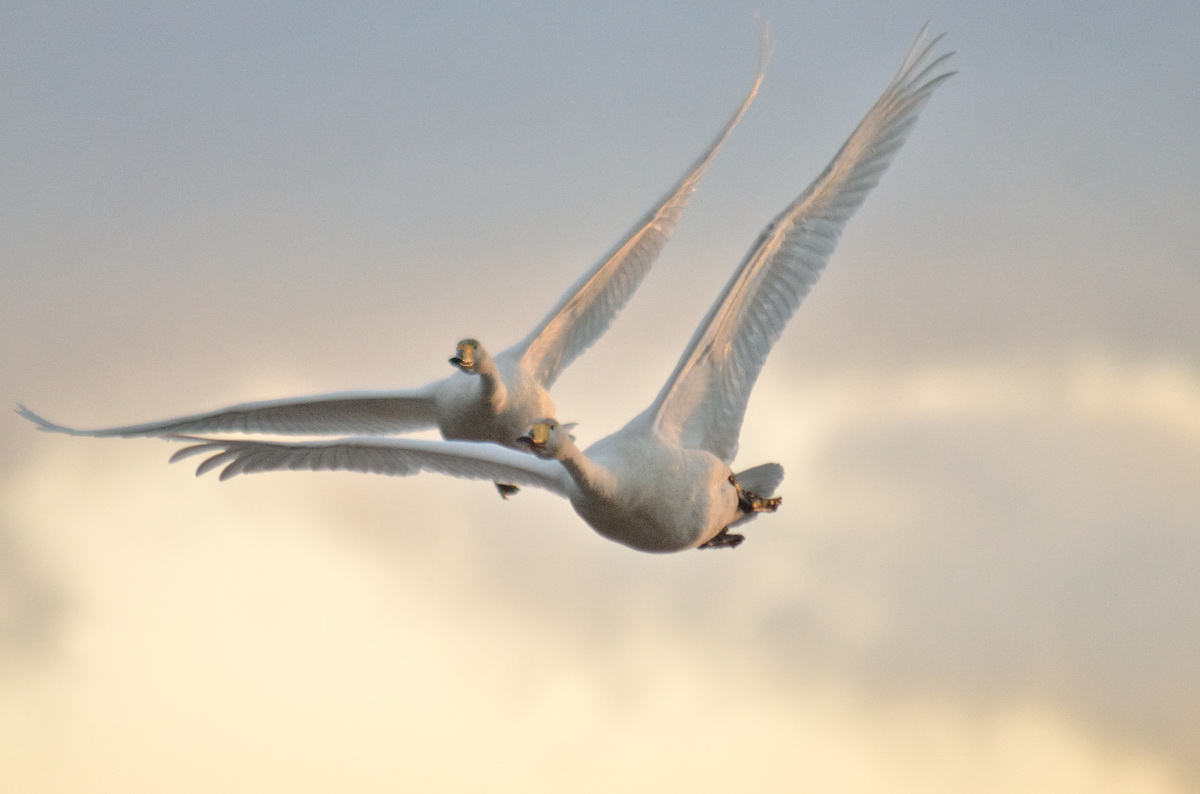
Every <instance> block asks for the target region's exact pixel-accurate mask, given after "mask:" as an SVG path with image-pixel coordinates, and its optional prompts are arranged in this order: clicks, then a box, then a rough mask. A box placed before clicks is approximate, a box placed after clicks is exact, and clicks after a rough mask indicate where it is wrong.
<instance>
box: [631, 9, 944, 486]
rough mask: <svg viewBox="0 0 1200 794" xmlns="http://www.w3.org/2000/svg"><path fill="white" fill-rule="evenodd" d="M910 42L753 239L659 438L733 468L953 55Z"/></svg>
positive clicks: (658, 409) (651, 416)
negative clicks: (823, 286) (785, 360)
mask: <svg viewBox="0 0 1200 794" xmlns="http://www.w3.org/2000/svg"><path fill="white" fill-rule="evenodd" d="M940 40H941V37H940V36H938V37H937V38H935V39H934V40H933V41H931V42H929V43H928V44H926V43H925V29H924V28H923V29H922V30H921V33H920V34H919V35H918V36H917V40H916V41H915V42H914V43H913V46H912V48H911V49H910V50H909V52H908V55H907V56H906V57H905V59H904V63H903V65H902V66H901V67H900V70H899V72H898V73H897V74H896V76H895V78H893V80H892V82H891V83H890V84H889V85H888V87H887V89H886V90H885V91H884V92H883V95H882V96H881V97H880V98H879V100H878V101H877V102H876V103H875V105H874V107H872V108H871V110H870V112H868V113H867V115H866V116H865V117H864V118H863V120H862V121H861V122H860V123H859V125H858V127H857V128H856V129H855V130H854V133H853V134H852V135H851V136H850V137H849V139H847V141H846V142H845V143H844V144H842V148H841V150H840V151H838V153H837V155H836V156H835V157H834V158H833V160H832V162H830V163H829V165H827V166H826V167H825V170H824V171H823V172H821V174H820V176H818V177H817V178H816V180H815V181H814V182H813V183H812V184H811V185H809V187H808V189H806V190H805V191H804V192H803V193H801V194H800V196H799V197H798V198H797V199H796V200H795V201H794V202H792V204H791V205H789V206H788V207H787V208H786V209H785V210H784V211H783V212H782V213H781V214H780V215H779V216H778V217H776V218H775V220H774V221H772V222H771V224H770V225H768V226H767V227H766V229H764V230H763V232H762V233H761V234H760V235H759V237H758V240H757V241H756V242H755V244H754V246H753V247H752V248H751V249H750V252H749V253H748V254H747V255H746V258H745V259H744V260H743V261H742V263H741V265H740V266H739V267H738V269H737V270H736V271H735V272H734V274H733V277H732V278H731V279H730V281H729V282H728V284H726V286H725V288H724V291H723V292H722V293H721V295H720V297H719V298H718V299H717V301H716V303H714V304H713V306H712V308H711V309H710V310H709V313H708V316H707V317H706V318H705V320H704V322H702V323H701V324H700V327H699V328H698V329H697V330H696V333H695V335H694V336H693V337H692V341H691V342H690V343H689V345H688V347H687V349H686V351H685V352H684V354H683V357H682V358H681V359H680V361H679V364H678V365H677V366H676V368H675V371H674V373H672V375H671V377H670V378H669V379H668V380H667V383H666V385H665V386H664V387H663V389H662V391H661V392H660V393H659V395H658V397H657V398H656V400H655V401H654V403H653V404H651V406H650V408H649V409H647V412H646V413H645V414H643V415H642V417H641V418H643V419H648V420H649V421H651V422H652V423H653V426H654V427H655V428H656V429H657V431H658V432H659V433H661V434H662V435H663V436H664V437H665V438H669V439H673V440H674V441H676V442H677V443H679V444H681V445H682V446H685V447H692V448H698V449H706V450H708V451H709V452H712V453H713V454H714V455H716V456H717V457H719V458H721V459H723V460H725V461H726V462H727V463H729V462H732V461H733V459H734V457H735V456H736V454H737V447H738V435H739V433H740V432H741V427H742V418H743V416H744V415H745V412H746V403H747V401H748V400H749V399H750V392H751V389H753V387H754V382H755V381H756V380H757V379H758V375H759V372H761V370H762V367H763V363H764V362H765V361H766V358H767V354H768V353H769V352H770V350H771V347H772V346H773V345H774V344H775V342H776V341H777V340H778V339H779V336H780V334H781V333H782V332H783V328H784V326H785V325H786V324H787V321H788V320H789V319H790V318H791V316H792V314H793V313H795V311H796V308H797V307H798V306H799V305H800V301H801V300H802V299H803V298H804V296H805V295H807V294H808V291H809V290H810V289H811V288H812V286H813V284H815V283H816V281H817V278H818V277H819V276H820V275H821V271H822V270H823V269H824V268H825V263H826V262H827V261H828V260H829V257H830V255H831V254H832V253H833V249H834V247H835V245H836V244H837V239H838V236H839V235H840V234H841V232H842V228H843V227H844V226H845V225H846V221H847V220H849V218H850V216H851V215H853V214H854V212H855V210H857V209H858V208H859V206H860V205H861V204H862V202H863V199H865V198H866V196H867V194H868V193H869V192H870V191H871V189H872V188H873V187H875V185H876V184H877V183H878V182H879V178H880V176H881V175H882V174H883V172H884V171H885V170H886V169H887V167H888V165H889V164H890V163H891V161H892V158H893V157H894V156H895V154H896V152H897V151H898V150H899V148H900V146H901V144H903V142H904V139H905V136H906V135H907V134H908V133H909V131H910V130H911V129H912V127H913V125H914V124H915V123H916V120H917V115H918V114H919V112H920V111H921V108H922V107H924V105H925V103H926V102H927V101H928V99H929V97H930V95H931V94H932V93H933V91H934V89H936V88H937V87H938V86H939V85H941V83H942V82H943V81H945V80H946V79H948V78H949V77H950V76H951V75H953V74H954V72H951V71H946V70H945V68H944V65H945V62H946V59H947V58H949V57H950V55H952V54H953V53H945V54H941V55H937V54H936V53H935V52H934V48H935V47H936V45H937V43H938V42H939V41H940Z"/></svg>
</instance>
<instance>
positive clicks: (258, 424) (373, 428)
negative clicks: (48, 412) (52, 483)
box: [17, 384, 437, 438]
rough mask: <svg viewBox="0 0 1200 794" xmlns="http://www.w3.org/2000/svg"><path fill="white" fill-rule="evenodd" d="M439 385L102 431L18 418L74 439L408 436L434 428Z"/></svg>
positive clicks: (270, 403)
mask: <svg viewBox="0 0 1200 794" xmlns="http://www.w3.org/2000/svg"><path fill="white" fill-rule="evenodd" d="M435 386H436V384H430V385H429V386H426V387H423V388H420V389H411V390H408V391H395V392H338V393H336V394H320V395H315V396H312V397H294V398H290V399H286V400H267V401H264V402H253V403H242V404H241V405H233V406H230V407H229V408H222V409H220V410H218V411H210V412H209V413H203V414H193V415H191V416H180V417H176V418H175V419H164V420H162V421H160V422H147V423H145V424H140V425H126V426H124V427H107V428H102V429H99V430H76V429H75V428H71V427H64V426H63V425H59V424H55V423H54V422H51V421H49V420H47V419H43V418H42V417H40V416H38V415H37V414H35V413H34V412H33V411H31V410H29V409H28V408H26V407H25V406H23V405H21V406H18V407H17V413H18V414H20V415H21V416H23V417H25V418H26V419H28V420H29V421H31V422H33V423H34V424H36V425H37V426H38V427H39V428H40V429H42V430H47V431H50V432H54V433H66V434H68V435H72V436H102V437H103V436H107V437H112V436H117V437H124V438H128V437H131V436H163V435H172V434H176V433H276V434H292V435H328V434H338V435H341V434H344V433H368V434H386V433H406V432H410V431H414V430H424V429H426V428H429V427H433V426H434V425H435V424H436V423H437V422H436V420H437V414H436V412H435V407H434V403H433V391H434V387H435Z"/></svg>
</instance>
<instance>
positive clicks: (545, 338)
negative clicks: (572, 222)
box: [501, 25, 770, 389]
mask: <svg viewBox="0 0 1200 794" xmlns="http://www.w3.org/2000/svg"><path fill="white" fill-rule="evenodd" d="M769 58H770V39H769V35H768V32H767V29H766V27H765V26H762V25H760V26H759V52H758V72H757V73H756V75H755V77H754V83H753V85H751V87H750V91H749V93H747V94H746V98H745V99H744V100H742V104H741V107H739V108H738V109H737V112H736V113H734V114H733V117H732V118H730V119H729V122H728V123H727V124H726V125H725V128H724V129H723V130H721V134H720V135H718V136H717V138H716V140H714V141H713V143H712V145H711V146H710V147H709V148H708V151H706V152H705V153H704V154H702V155H701V156H700V159H698V160H696V162H695V163H694V164H693V165H692V168H691V170H689V171H688V172H687V173H686V174H684V176H683V178H682V179H680V180H679V182H678V183H677V184H676V185H675V187H674V188H672V189H671V192H670V193H668V194H667V195H666V196H665V197H664V198H663V200H662V201H661V202H659V204H658V205H657V206H655V207H654V208H653V209H651V210H650V211H649V212H648V213H646V215H645V216H644V217H643V218H642V219H641V220H640V221H638V223H637V225H636V226H634V227H633V229H632V230H631V231H630V232H629V234H628V235H627V236H626V237H625V239H623V240H622V241H621V242H620V243H618V244H617V245H616V246H615V247H614V248H613V249H612V251H610V252H609V253H608V254H607V255H606V256H605V257H604V259H602V260H600V262H599V263H597V264H596V265H595V266H594V267H593V268H592V269H591V270H589V271H588V272H587V273H585V274H584V275H583V277H582V278H580V279H579V281H577V282H576V283H575V284H574V285H573V286H572V287H571V289H569V290H567V293H566V294H565V295H564V296H563V297H562V299H561V300H560V301H559V303H558V305H557V306H555V307H554V310H553V311H552V312H550V314H549V315H548V316H547V317H546V318H545V319H544V320H542V322H541V324H540V325H538V326H537V328H535V329H534V330H533V332H532V333H531V334H530V335H529V336H527V337H526V338H525V339H523V340H522V341H521V342H519V343H517V344H516V345H513V346H512V347H511V348H509V349H508V350H505V351H504V352H503V353H501V355H505V356H512V357H516V358H519V359H520V360H521V365H522V366H523V367H524V368H525V370H526V371H527V372H529V373H531V374H532V375H533V376H534V377H535V378H537V379H538V380H539V381H540V382H541V383H542V384H543V385H544V386H545V387H546V388H547V389H548V388H550V386H551V385H553V383H554V381H555V379H557V378H558V375H559V373H560V372H562V370H563V369H565V368H566V367H567V365H569V364H570V363H571V362H572V361H574V360H575V359H576V358H577V357H578V356H579V355H580V354H581V353H583V351H585V350H587V349H588V348H589V347H591V346H592V344H593V343H594V342H595V341H596V340H597V339H599V338H600V337H601V335H603V334H604V332H605V331H607V330H608V326H609V325H611V324H612V321H613V319H615V318H616V316H617V314H618V313H619V312H620V311H621V309H623V308H625V304H626V303H628V302H629V299H630V298H631V297H633V293H634V291H635V290H636V289H637V288H638V285H639V284H641V283H642V279H643V278H645V276H646V274H647V273H649V272H650V267H651V265H653V264H654V260H655V259H657V258H658V255H659V253H661V252H662V249H663V248H664V247H665V246H666V244H667V240H668V239H669V238H670V236H671V232H673V231H674V230H675V224H676V223H678V221H679V218H680V216H682V215H683V210H684V208H685V207H686V206H687V203H688V199H690V198H691V197H692V194H693V193H694V192H695V191H696V185H697V184H698V183H699V182H700V178H701V177H702V176H704V171H705V170H706V169H707V168H708V164H709V163H710V162H712V159H713V157H715V156H716V154H717V150H718V149H720V148H721V144H723V143H724V142H725V139H726V138H728V137H729V134H730V133H731V132H733V128H734V127H736V126H737V123H738V122H739V121H741V119H742V116H743V115H745V113H746V110H747V108H749V107H750V103H751V102H752V101H753V100H754V96H755V95H756V94H757V93H758V87H759V85H761V84H762V79H763V72H764V70H765V69H766V66H767V61H768V59H769Z"/></svg>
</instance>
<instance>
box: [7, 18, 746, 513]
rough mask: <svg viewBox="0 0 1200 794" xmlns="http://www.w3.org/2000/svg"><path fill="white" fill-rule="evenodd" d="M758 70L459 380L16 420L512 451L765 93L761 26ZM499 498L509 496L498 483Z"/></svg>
mask: <svg viewBox="0 0 1200 794" xmlns="http://www.w3.org/2000/svg"><path fill="white" fill-rule="evenodd" d="M758 35H759V42H758V66H757V71H756V73H755V77H754V80H753V83H752V84H751V87H750V90H749V92H747V94H746V96H745V98H744V99H743V100H742V103H741V105H740V106H739V107H738V109H737V111H736V112H734V114H733V116H732V117H730V119H729V121H728V122H727V123H726V124H725V127H724V128H723V129H722V130H721V132H720V134H719V135H718V136H717V137H716V139H715V140H714V141H713V142H712V144H711V145H710V146H709V147H708V149H707V150H706V151H705V152H704V153H703V154H702V155H700V157H699V158H698V159H697V160H696V161H695V163H693V165H692V167H691V168H690V169H689V170H688V172H687V173H686V174H684V175H683V177H682V178H681V179H680V180H679V181H678V182H677V183H676V184H675V186H674V187H673V188H672V189H671V191H670V192H669V193H667V195H666V196H665V197H663V199H662V200H661V201H660V202H659V203H658V204H657V205H656V206H654V207H653V208H652V209H651V210H650V211H649V212H647V213H646V215H645V216H643V217H642V219H641V220H640V221H638V223H637V224H636V225H635V226H634V227H633V229H632V230H631V231H630V232H629V234H627V235H626V236H625V238H624V239H622V240H621V241H620V242H619V243H618V244H617V245H616V246H614V247H613V249H612V250H611V251H610V252H609V253H608V254H607V255H606V256H605V257H604V258H603V259H601V260H600V261H599V262H598V263H597V264H596V265H594V266H593V267H592V268H591V269H590V270H589V271H587V272H586V273H585V274H584V275H583V276H582V277H580V278H579V280H578V281H577V282H576V283H575V284H574V285H573V286H572V287H571V288H570V289H569V290H568V291H567V292H566V294H565V295H563V296H562V298H560V299H559V301H558V304H557V305H556V306H555V307H554V309H553V310H552V311H551V312H550V313H549V314H548V315H547V316H546V317H545V318H544V319H543V320H542V321H541V323H539V324H538V325H537V327H535V328H534V329H533V330H532V331H531V332H530V333H529V334H528V335H527V336H526V337H525V338H524V339H523V340H521V341H520V342H518V343H516V344H515V345H513V346H511V347H509V348H507V349H506V350H504V351H502V352H500V353H498V354H496V355H494V356H493V355H491V354H490V353H489V352H488V351H487V349H485V348H484V346H483V345H482V344H480V343H479V342H478V341H477V340H475V339H463V340H462V341H460V342H459V343H458V345H457V347H456V349H455V353H454V355H453V356H452V357H451V358H450V364H452V365H453V366H454V367H455V368H456V369H457V370H458V371H457V372H455V373H454V374H452V375H450V376H449V377H447V378H444V379H442V380H438V381H435V382H433V383H430V384H427V385H425V386H422V387H420V388H416V389H408V390H403V391H386V392H370V391H352V392H337V393H332V394H320V395H313V396H307V397H295V398H287V399H280V400H267V401H262V402H251V403H242V404H239V405H233V406H229V407H227V408H221V409H219V410H216V411H210V412H207V413H201V414H193V415H189V416H180V417H176V418H173V419H165V420H162V421H158V422H149V423H146V424H136V425H125V426H122V427H109V428H101V429H93V430H80V429H76V428H71V427H66V426H64V425H60V424H56V423H54V422H51V421H49V420H48V419H45V418H43V417H41V416H39V415H38V414H36V413H34V412H33V411H32V410H30V409H29V408H27V407H26V406H24V405H19V406H17V409H16V411H17V413H18V414H19V415H20V416H22V417H24V418H25V419H28V420H30V421H31V422H33V423H35V424H36V425H37V426H38V427H39V429H41V430H46V431H50V432H56V433H66V434H69V435H74V436H98V437H113V436H116V437H122V438H129V437H136V436H163V435H174V434H179V433H222V432H235V433H252V434H297V435H340V434H345V433H354V434H362V433H369V434H397V433H405V432H412V431H418V430H425V429H428V428H431V427H436V428H437V429H438V430H439V431H440V433H441V435H442V437H443V438H446V439H460V440H465V441H490V442H494V443H497V444H502V445H506V446H514V445H515V444H516V441H517V437H518V436H520V435H521V433H522V432H524V431H525V430H527V429H528V428H529V426H530V425H531V423H533V422H534V421H535V420H537V419H540V418H542V417H546V416H553V415H554V414H555V408H554V402H553V401H552V400H551V398H550V394H549V392H548V390H549V389H550V388H551V387H552V386H553V385H554V382H555V380H556V379H557V378H558V376H559V374H560V373H561V372H562V371H563V370H564V369H565V368H566V367H567V366H568V365H569V364H570V363H571V362H572V361H574V360H575V359H576V358H577V357H578V356H579V355H580V354H582V353H583V352H584V351H585V350H587V349H588V348H589V347H591V346H592V344H593V343H594V342H595V341H596V340H597V339H599V338H600V336H601V335H602V334H603V333H604V332H605V331H606V330H607V329H608V326H609V325H610V324H611V323H612V321H613V319H614V318H615V317H616V315H617V314H618V313H619V312H620V311H621V309H622V308H624V306H625V304H626V303H628V302H629V299H630V298H631V297H632V296H633V293H634V291H635V290H636V289H637V287H638V285H639V284H641V282H642V279H643V278H644V277H645V276H646V274H647V273H648V272H649V271H650V267H651V265H653V263H654V260H655V259H656V258H657V257H658V255H659V253H660V252H661V251H662V249H663V248H664V246H665V245H666V243H667V240H668V238H669V237H670V235H671V232H672V231H673V230H674V228H675V225H676V223H677V222H678V221H679V218H680V216H681V215H682V214H683V211H684V208H685V207H686V205H687V202H688V199H689V198H691V196H692V194H693V193H694V192H695V190H696V186H697V184H698V183H699V181H700V178H701V177H702V176H703V175H704V172H705V170H706V169H707V168H708V165H709V163H711V162H712V160H713V158H714V157H715V156H716V154H717V151H718V150H719V149H720V148H721V145H722V144H723V143H724V142H725V141H726V139H727V138H728V137H729V135H730V133H732V132H733V128H734V127H736V126H737V124H738V122H739V121H741V119H742V117H743V116H744V115H745V113H746V111H747V109H748V108H749V107H750V104H751V102H753V100H754V97H755V96H756V95H757V93H758V89H759V86H760V85H761V84H762V80H763V74H764V72H765V70H766V66H767V61H768V60H769V58H770V36H769V32H768V31H767V28H766V27H765V26H764V25H762V24H760V25H759V33H758ZM496 487H497V488H498V489H499V490H500V493H501V495H502V496H504V497H505V498H507V497H508V495H509V494H511V493H513V492H514V491H515V488H513V487H512V486H511V485H509V484H506V483H501V482H497V483H496Z"/></svg>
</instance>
